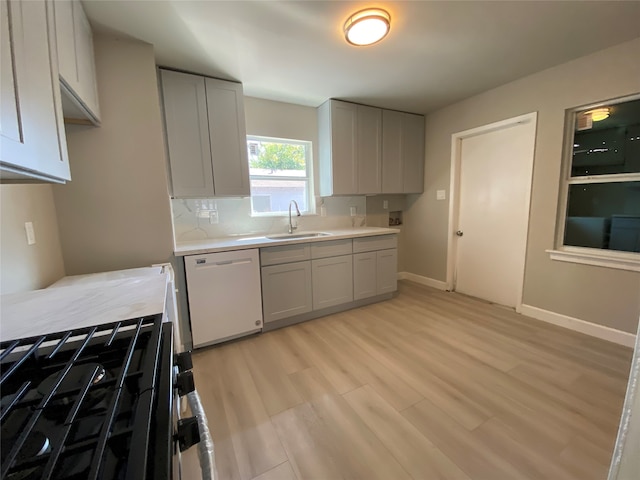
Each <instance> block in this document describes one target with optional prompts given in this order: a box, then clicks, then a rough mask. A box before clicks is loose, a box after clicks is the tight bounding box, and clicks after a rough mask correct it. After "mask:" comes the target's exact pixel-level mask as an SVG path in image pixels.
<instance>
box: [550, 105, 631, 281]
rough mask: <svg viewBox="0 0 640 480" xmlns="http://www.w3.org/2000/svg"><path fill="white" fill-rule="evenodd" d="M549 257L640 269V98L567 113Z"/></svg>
mask: <svg viewBox="0 0 640 480" xmlns="http://www.w3.org/2000/svg"><path fill="white" fill-rule="evenodd" d="M565 138H566V139H567V145H566V148H565V161H564V164H563V181H562V190H561V205H560V207H561V208H560V212H561V214H560V218H559V219H558V228H557V238H556V248H555V249H554V250H550V251H549V253H550V254H551V258H552V259H554V260H562V261H569V262H576V263H586V264H591V265H599V266H605V267H612V268H620V269H625V270H634V271H640V95H635V96H634V97H627V98H625V99H619V100H616V101H612V102H607V103H605V104H598V105H594V106H590V107H588V108H580V109H576V110H574V111H571V112H569V115H568V118H567V128H566V130H565Z"/></svg>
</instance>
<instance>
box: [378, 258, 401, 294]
mask: <svg viewBox="0 0 640 480" xmlns="http://www.w3.org/2000/svg"><path fill="white" fill-rule="evenodd" d="M397 289H398V250H396V249H395V248H394V249H390V250H379V251H377V252H376V293H377V294H378V295H382V294H384V293H391V292H395V291H396V290H397Z"/></svg>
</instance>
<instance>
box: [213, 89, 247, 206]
mask: <svg viewBox="0 0 640 480" xmlns="http://www.w3.org/2000/svg"><path fill="white" fill-rule="evenodd" d="M205 87H206V90H207V114H208V117H209V138H210V140H211V161H212V163H213V184H214V190H215V193H216V196H218V197H222V196H230V197H231V196H247V195H250V194H251V192H250V187H249V158H248V153H247V131H246V125H245V120H244V97H243V95H242V85H241V84H240V83H232V82H225V81H223V80H216V79H213V78H207V79H206V83H205Z"/></svg>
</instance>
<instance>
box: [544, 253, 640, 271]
mask: <svg viewBox="0 0 640 480" xmlns="http://www.w3.org/2000/svg"><path fill="white" fill-rule="evenodd" d="M546 252H547V253H548V254H549V257H550V258H551V260H557V261H560V262H570V263H582V264H584V265H594V266H597V267H605V268H615V269H617V270H630V271H632V272H640V255H638V254H634V253H630V254H624V253H622V254H621V253H612V254H602V253H595V252H591V251H573V250H546Z"/></svg>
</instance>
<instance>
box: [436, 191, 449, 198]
mask: <svg viewBox="0 0 640 480" xmlns="http://www.w3.org/2000/svg"><path fill="white" fill-rule="evenodd" d="M446 199H447V191H446V190H436V200H446Z"/></svg>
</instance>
